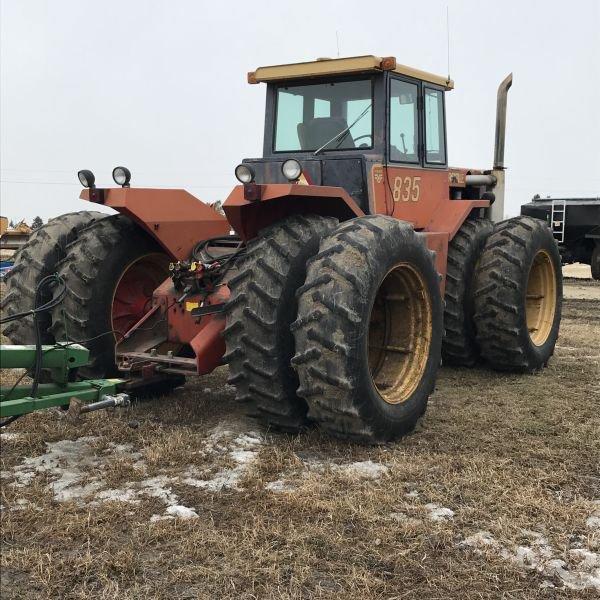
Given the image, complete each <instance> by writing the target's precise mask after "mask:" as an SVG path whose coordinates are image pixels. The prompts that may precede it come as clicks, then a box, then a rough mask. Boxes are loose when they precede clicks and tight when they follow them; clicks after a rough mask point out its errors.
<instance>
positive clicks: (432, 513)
mask: <svg viewBox="0 0 600 600" xmlns="http://www.w3.org/2000/svg"><path fill="white" fill-rule="evenodd" d="M425 508H426V509H427V513H428V515H427V516H428V517H429V518H430V519H431V520H432V521H451V520H452V519H453V518H454V511H453V510H452V509H450V508H446V507H445V506H439V505H438V504H426V505H425Z"/></svg>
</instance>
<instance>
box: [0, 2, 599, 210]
mask: <svg viewBox="0 0 600 600" xmlns="http://www.w3.org/2000/svg"><path fill="white" fill-rule="evenodd" d="M0 4H1V14H0V18H1V32H0V33H1V48H0V52H1V54H0V62H1V65H0V66H1V97H0V101H1V105H0V118H1V122H0V125H1V144H0V152H1V170H2V172H1V181H2V185H1V212H2V214H4V215H6V216H8V217H10V218H12V219H14V220H17V219H20V218H26V219H27V220H31V218H32V217H33V216H35V215H38V214H39V215H40V216H42V218H44V220H45V219H47V218H49V217H52V216H55V215H58V214H61V213H64V212H69V211H72V210H81V209H83V208H85V207H86V205H85V203H84V202H83V201H80V200H78V194H79V186H78V184H77V181H76V172H77V170H78V169H82V168H90V169H92V170H93V171H94V172H95V173H96V178H97V182H98V184H100V185H102V184H105V185H109V184H112V180H111V177H110V173H111V170H112V168H113V167H114V166H115V165H121V164H122V165H126V166H128V167H129V168H130V169H131V171H132V173H133V179H132V182H133V184H134V185H136V186H140V187H141V186H148V187H150V186H154V187H181V188H184V189H187V190H189V191H190V192H191V193H193V194H194V195H196V196H198V197H199V198H200V199H202V200H206V201H210V202H212V201H214V200H218V199H223V198H225V197H226V196H227V194H228V191H229V190H230V189H231V187H232V186H233V185H234V184H235V183H236V181H235V179H234V176H233V169H234V167H235V165H236V164H238V163H239V162H240V160H241V159H242V158H244V157H256V156H260V155H261V152H262V134H263V110H264V107H263V104H264V96H265V87H264V85H256V86H250V85H248V84H247V83H246V72H247V71H250V70H254V69H255V68H256V67H258V66H260V65H269V64H277V63H285V62H297V61H303V60H311V59H314V58H316V57H319V56H336V55H337V53H338V49H337V44H336V31H337V32H338V38H339V50H340V55H341V56H352V55H360V54H376V55H378V56H396V57H397V59H398V62H400V63H403V64H407V65H410V66H414V67H417V68H420V69H424V70H427V71H432V72H434V73H439V74H443V75H445V74H446V72H447V68H448V67H447V64H448V62H447V38H446V6H447V5H449V10H450V70H451V76H452V78H453V79H454V81H455V85H456V88H455V90H454V91H452V92H450V93H449V94H448V95H447V113H448V146H449V158H450V164H452V165H454V166H466V167H480V168H488V167H490V166H491V163H492V152H493V137H494V114H495V102H496V89H497V85H498V83H499V82H500V81H501V80H502V79H503V78H504V76H505V75H506V74H507V73H509V72H510V71H512V72H513V73H514V83H513V88H512V89H511V91H510V94H509V103H508V128H507V146H506V156H505V161H506V164H507V166H508V169H509V170H508V174H507V204H506V211H507V213H509V214H517V213H518V212H519V205H520V204H521V203H524V202H527V201H529V199H530V198H531V196H532V195H533V194H534V193H540V194H542V195H547V194H551V195H554V196H558V197H560V196H562V195H569V194H570V195H576V196H577V195H579V196H581V195H594V196H595V195H600V36H599V35H598V32H599V31H600V0H587V1H586V0H571V1H570V2H564V1H555V0H545V1H539V2H537V1H534V2H529V1H524V0H521V1H502V2H493V3H492V2H483V1H467V0H465V1H461V0H442V1H437V0H431V1H427V2H415V0H411V1H410V2H404V1H400V0H395V1H389V2H388V1H384V0H380V1H379V2H376V3H375V2H365V0H359V1H354V0H344V1H335V2H334V1H331V2H326V1H323V0H322V1H312V0H303V1H298V0H294V1H293V2H292V1H286V0H278V1H266V0H254V1H253V2H238V1H235V2H232V1H229V2H212V1H211V2H202V1H200V0H197V1H192V0H152V1H149V0H146V1H143V0H128V1H125V0H118V1H116V0H0Z"/></svg>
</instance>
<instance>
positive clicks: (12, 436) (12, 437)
mask: <svg viewBox="0 0 600 600" xmlns="http://www.w3.org/2000/svg"><path fill="white" fill-rule="evenodd" d="M22 437H23V434H21V433H17V432H16V431H3V432H2V433H0V443H2V442H15V441H17V440H19V439H21V438H22Z"/></svg>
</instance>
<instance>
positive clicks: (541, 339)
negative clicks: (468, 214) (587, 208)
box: [475, 216, 562, 372]
mask: <svg viewBox="0 0 600 600" xmlns="http://www.w3.org/2000/svg"><path fill="white" fill-rule="evenodd" d="M561 305H562V271H561V261H560V254H559V252H558V246H557V244H556V241H555V239H554V237H553V235H552V232H551V230H550V229H549V227H548V226H547V225H546V223H544V222H543V221H540V220H539V219H534V218H531V217H523V216H521V217H515V218H513V219H509V220H507V221H503V222H501V223H499V224H498V225H496V227H495V228H494V231H493V233H492V235H490V237H489V238H488V241H487V244H486V246H485V249H484V251H483V255H482V257H481V261H480V263H479V266H478V268H477V271H476V274H475V325H476V328H477V341H478V342H479V345H480V347H481V353H482V356H483V357H484V358H485V359H486V360H487V362H488V363H489V364H490V366H491V367H492V368H494V369H497V370H501V371H517V372H534V371H537V370H538V369H541V368H542V367H544V366H546V364H547V363H548V360H549V359H550V357H551V356H552V354H553V353H554V346H555V344H556V340H557V338H558V330H559V327H560V316H561Z"/></svg>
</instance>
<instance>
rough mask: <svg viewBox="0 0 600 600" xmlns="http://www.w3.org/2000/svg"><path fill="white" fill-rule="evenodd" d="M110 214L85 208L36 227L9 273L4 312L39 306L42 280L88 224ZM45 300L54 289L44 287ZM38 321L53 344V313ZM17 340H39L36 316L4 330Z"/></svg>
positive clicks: (46, 340) (44, 338) (44, 336)
mask: <svg viewBox="0 0 600 600" xmlns="http://www.w3.org/2000/svg"><path fill="white" fill-rule="evenodd" d="M106 216H107V215H106V214H104V213H100V212H96V211H87V210H83V211H80V212H74V213H68V214H66V215H61V216H59V217H55V218H54V219H51V220H50V221H48V223H46V224H45V225H43V226H42V227H40V228H39V229H36V230H35V231H34V232H33V233H32V234H31V237H30V238H29V241H28V242H27V244H25V246H23V247H22V248H21V249H19V250H18V251H17V252H16V254H15V260H14V266H13V268H12V269H11V270H10V271H9V273H8V274H7V276H6V279H5V281H6V293H5V294H4V297H3V298H2V303H1V305H0V306H1V309H2V313H3V316H6V317H9V316H12V315H15V314H17V313H20V312H23V311H27V310H32V309H33V308H34V306H35V291H36V288H37V286H38V284H39V283H40V281H41V280H42V279H43V278H44V277H46V276H47V275H51V274H52V273H55V272H56V271H57V269H58V265H59V263H60V261H61V260H63V259H64V258H65V256H66V255H67V246H68V245H69V244H71V243H72V242H73V241H74V240H75V239H76V238H77V236H78V235H79V232H80V231H81V230H82V229H83V228H84V227H87V226H88V225H90V224H91V223H94V222H95V221H97V220H98V219H103V218H105V217H106ZM41 294H42V297H41V303H42V304H44V303H46V302H48V301H50V300H51V299H52V290H51V289H50V287H46V288H45V289H44V290H41ZM38 322H39V324H40V331H41V337H42V343H43V344H53V343H54V336H53V335H52V333H50V332H49V331H48V328H49V327H50V325H51V316H50V313H48V312H44V313H39V316H38ZM3 333H4V334H5V335H6V337H8V338H9V339H10V341H11V342H12V343H13V344H35V332H34V329H33V318H32V317H25V318H23V319H19V320H18V321H13V322H12V323H9V324H8V325H7V326H6V328H5V329H4V332H3Z"/></svg>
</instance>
